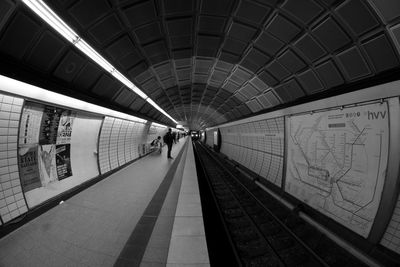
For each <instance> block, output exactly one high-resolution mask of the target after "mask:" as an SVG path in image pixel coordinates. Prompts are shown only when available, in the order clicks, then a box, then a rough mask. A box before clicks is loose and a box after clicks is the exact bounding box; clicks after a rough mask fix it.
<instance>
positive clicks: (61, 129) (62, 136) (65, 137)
mask: <svg viewBox="0 0 400 267" xmlns="http://www.w3.org/2000/svg"><path fill="white" fill-rule="evenodd" d="M74 118H75V113H74V112H72V111H70V110H66V111H64V112H63V113H62V114H61V117H60V122H59V125H58V132H57V143H56V144H57V145H59V144H70V143H71V134H72V124H73V122H74Z"/></svg>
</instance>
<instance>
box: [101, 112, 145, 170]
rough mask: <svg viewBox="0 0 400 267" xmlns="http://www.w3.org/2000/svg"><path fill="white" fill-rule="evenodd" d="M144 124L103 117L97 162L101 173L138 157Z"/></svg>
mask: <svg viewBox="0 0 400 267" xmlns="http://www.w3.org/2000/svg"><path fill="white" fill-rule="evenodd" d="M144 130H145V124H143V123H138V122H133V121H128V120H122V119H116V118H111V117H105V119H104V121H103V125H102V128H101V133H100V141H99V163H100V172H101V174H104V173H107V172H109V171H111V170H113V169H115V168H118V167H119V166H122V165H124V164H126V163H127V162H130V161H132V160H134V159H137V158H138V157H139V150H138V146H139V144H141V143H143V134H144V132H143V131H144Z"/></svg>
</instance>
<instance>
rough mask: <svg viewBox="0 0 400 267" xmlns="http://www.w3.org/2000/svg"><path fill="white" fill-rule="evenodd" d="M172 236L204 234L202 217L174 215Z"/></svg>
mask: <svg viewBox="0 0 400 267" xmlns="http://www.w3.org/2000/svg"><path fill="white" fill-rule="evenodd" d="M172 235H173V236H179V235H186V236H200V235H203V236H205V231H204V222H203V217H176V218H175V223H174V228H173V230H172Z"/></svg>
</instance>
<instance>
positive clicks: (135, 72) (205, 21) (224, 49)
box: [0, 0, 400, 129]
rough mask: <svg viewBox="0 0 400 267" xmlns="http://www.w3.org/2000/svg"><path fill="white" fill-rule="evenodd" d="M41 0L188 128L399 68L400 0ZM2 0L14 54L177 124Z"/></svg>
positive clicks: (45, 72)
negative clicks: (21, 42)
mask: <svg viewBox="0 0 400 267" xmlns="http://www.w3.org/2000/svg"><path fill="white" fill-rule="evenodd" d="M45 2H46V3H47V4H48V5H50V6H51V7H52V8H53V9H54V10H55V12H56V13H57V14H58V15H59V16H60V17H61V18H62V19H64V20H65V21H66V22H67V23H68V24H69V25H70V26H71V27H72V28H74V29H75V30H76V31H77V32H78V33H79V35H80V36H82V37H83V38H84V39H85V40H86V41H87V42H89V43H90V44H91V45H92V46H93V47H94V48H95V49H96V50H97V51H99V52H100V53H101V54H102V55H103V56H104V57H106V58H107V59H108V60H109V61H110V62H111V63H112V64H113V65H114V66H116V67H117V69H119V70H120V71H121V72H122V73H123V74H124V75H125V76H126V77H128V78H130V79H131V80H132V81H133V82H134V83H135V84H136V85H137V86H138V87H139V88H141V89H142V90H143V91H144V92H145V93H146V94H147V95H148V96H150V97H151V98H152V99H153V100H154V101H155V102H156V103H157V104H158V105H159V106H161V107H162V108H163V109H164V110H166V111H167V112H168V113H169V114H170V115H171V116H172V117H174V118H175V119H176V120H177V121H178V122H179V123H180V124H182V125H184V126H188V127H189V128H191V129H200V128H205V127H208V126H213V125H216V124H220V123H224V122H227V121H231V120H237V119H240V118H243V117H245V116H249V115H251V114H254V113H258V112H261V111H265V110H269V109H273V108H274V107H278V106H280V105H285V104H286V105H290V104H294V103H296V102H298V101H307V100H310V99H315V98H318V97H323V96H324V95H326V94H329V93H331V92H334V91H340V89H342V90H351V89H350V87H351V86H352V85H354V84H357V83H360V82H361V81H372V80H373V79H374V78H375V79H376V78H377V77H378V78H379V77H383V76H386V77H388V76H394V77H395V76H396V75H397V74H398V73H399V69H400V68H399V67H400V64H399V51H400V45H399V43H400V23H399V22H400V1H398V0H384V1H383V0H369V1H367V0H346V1H345V0H285V1H278V0H264V1H261V0H260V1H256V0H237V1H233V0H202V1H195V0H175V1H174V0H163V1H161V0H144V1H135V0H119V1H118V0H52V1H49V0H47V1H45ZM0 6H2V8H0V10H3V11H2V14H5V15H4V16H3V20H2V21H0V30H1V32H0V34H1V35H0V52H1V53H2V54H4V55H5V56H7V60H8V61H7V62H8V63H11V65H15V66H17V67H18V66H19V65H23V66H24V68H26V69H28V71H27V72H38V73H40V74H41V75H42V76H43V77H47V78H48V79H50V80H52V81H54V82H55V83H57V84H62V85H63V87H65V88H69V90H72V91H73V92H75V91H76V92H79V94H80V95H82V97H84V98H85V97H86V98H89V99H96V100H99V101H103V102H108V103H111V104H112V105H113V106H118V107H119V108H120V109H122V110H124V111H126V112H136V113H138V114H142V115H144V116H147V117H149V118H153V119H155V120H157V121H159V122H163V123H167V124H171V121H170V120H169V119H168V118H166V117H165V116H164V115H162V114H161V113H159V112H158V111H157V110H155V109H154V108H152V107H151V106H150V105H148V104H147V103H145V102H144V101H143V100H142V99H140V98H139V97H138V96H137V95H135V94H134V93H133V92H131V91H130V90H129V89H127V88H124V87H123V86H122V85H121V84H119V83H118V82H116V81H114V80H113V79H112V78H111V77H110V76H107V75H106V74H104V73H103V72H102V71H101V70H100V69H98V68H97V67H96V66H94V65H93V64H91V63H90V62H88V60H87V59H85V58H84V57H83V56H82V54H80V53H79V52H78V51H76V50H74V48H73V47H71V46H70V45H68V44H66V42H64V41H63V40H62V39H60V38H59V37H58V36H57V35H56V34H54V33H52V32H51V31H50V30H49V29H48V27H47V26H46V25H44V24H43V22H41V21H40V20H39V19H37V18H36V17H35V16H34V15H32V14H30V12H29V11H28V9H27V8H26V7H24V6H23V5H22V4H21V3H19V2H14V1H12V0H6V1H5V2H3V3H2V4H0ZM0 13H1V12H0ZM21 32H22V33H21ZM22 35H23V36H22ZM18 38H19V39H18ZM21 40H22V41H23V42H24V43H23V44H20V43H19V42H20V41H21ZM27 43H28V44H29V45H27ZM10 44H16V45H11V46H10ZM18 45H19V46H20V47H15V46H18ZM44 52H46V53H47V55H43V56H42V54H44ZM46 53H45V54H46ZM2 69H4V67H3V68H2ZM103 102H102V103H103Z"/></svg>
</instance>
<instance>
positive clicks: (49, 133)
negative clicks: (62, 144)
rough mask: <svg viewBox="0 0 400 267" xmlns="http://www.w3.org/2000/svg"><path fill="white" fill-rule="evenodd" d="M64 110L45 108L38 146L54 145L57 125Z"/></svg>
mask: <svg viewBox="0 0 400 267" xmlns="http://www.w3.org/2000/svg"><path fill="white" fill-rule="evenodd" d="M64 111H65V110H64V109H61V108H56V107H51V106H46V107H45V108H44V111H43V117H42V121H41V124H40V133H39V144H41V145H47V144H55V143H56V140H57V134H58V125H59V122H60V117H61V115H62V113H63V112H64Z"/></svg>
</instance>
